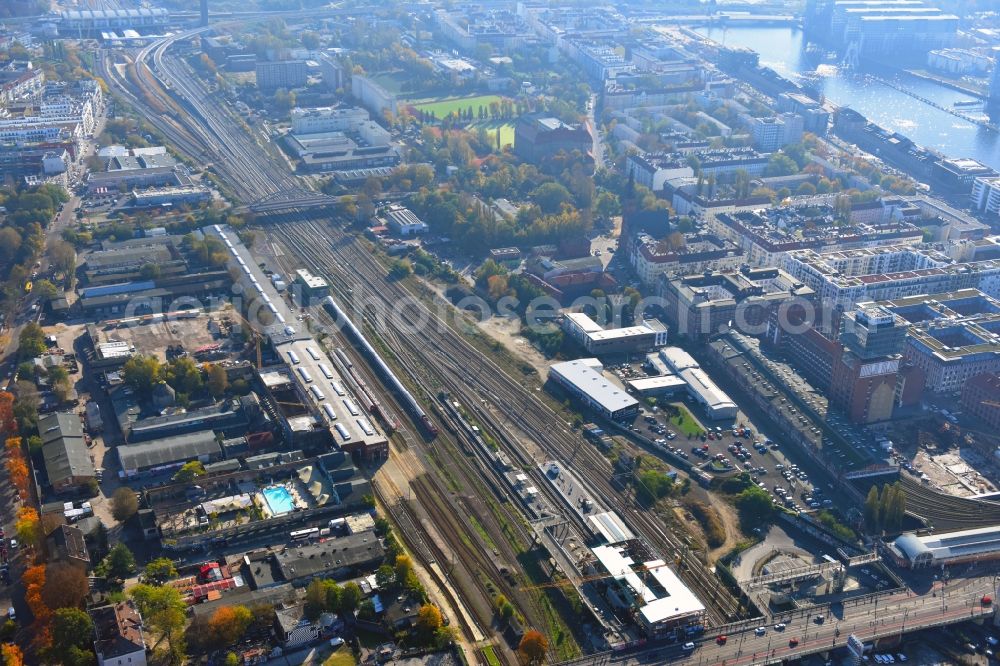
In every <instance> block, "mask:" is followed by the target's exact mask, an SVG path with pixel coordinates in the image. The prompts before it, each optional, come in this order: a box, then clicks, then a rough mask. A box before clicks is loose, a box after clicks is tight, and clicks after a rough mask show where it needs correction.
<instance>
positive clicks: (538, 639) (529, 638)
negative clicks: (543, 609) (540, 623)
mask: <svg viewBox="0 0 1000 666" xmlns="http://www.w3.org/2000/svg"><path fill="white" fill-rule="evenodd" d="M548 649H549V640H548V639H547V638H545V635H544V634H542V632H540V631H535V630H534V629H531V630H530V631H526V632H524V636H523V637H522V638H521V643H520V645H518V646H517V652H518V654H520V655H521V658H522V659H523V660H524V661H526V662H527V663H529V664H536V663H537V664H540V663H542V662H543V661H545V653H546V652H547V651H548Z"/></svg>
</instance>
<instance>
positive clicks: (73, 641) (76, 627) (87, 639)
mask: <svg viewBox="0 0 1000 666" xmlns="http://www.w3.org/2000/svg"><path fill="white" fill-rule="evenodd" d="M93 633H94V623H93V622H92V621H91V619H90V616H89V615H87V613H86V612H85V611H82V610H80V609H79V608H59V609H57V610H56V611H55V612H54V613H53V614H52V647H51V648H49V650H48V654H47V656H48V657H49V659H50V660H51V662H52V663H61V664H65V665H70V664H73V665H76V664H79V665H80V666H82V665H83V664H89V663H91V661H92V660H93V656H94V655H93V653H92V652H91V651H90V647H91V646H92V645H93V640H92V636H93Z"/></svg>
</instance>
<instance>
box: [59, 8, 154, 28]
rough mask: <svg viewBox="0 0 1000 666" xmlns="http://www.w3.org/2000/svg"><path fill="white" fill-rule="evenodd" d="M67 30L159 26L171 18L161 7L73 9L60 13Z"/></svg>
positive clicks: (63, 25) (63, 26)
mask: <svg viewBox="0 0 1000 666" xmlns="http://www.w3.org/2000/svg"><path fill="white" fill-rule="evenodd" d="M59 18H60V19H61V20H62V28H63V30H66V31H77V30H82V31H84V32H91V31H93V30H101V29H108V28H110V29H112V30H119V29H121V30H124V29H126V28H148V27H159V26H164V25H166V24H167V21H169V20H170V12H168V11H167V10H166V9H160V8H154V9H150V8H143V9H71V10H67V11H64V12H62V13H60V15H59Z"/></svg>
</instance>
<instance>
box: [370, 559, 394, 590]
mask: <svg viewBox="0 0 1000 666" xmlns="http://www.w3.org/2000/svg"><path fill="white" fill-rule="evenodd" d="M375 583H376V584H377V585H378V586H379V589H382V590H389V589H392V587H393V586H394V585H395V584H396V572H395V570H394V569H393V568H392V567H390V566H389V565H388V564H383V565H382V566H380V567H379V568H378V570H376V571H375Z"/></svg>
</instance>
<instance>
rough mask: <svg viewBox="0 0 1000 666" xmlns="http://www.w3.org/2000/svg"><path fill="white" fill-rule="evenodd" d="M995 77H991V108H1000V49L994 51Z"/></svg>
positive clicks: (989, 101)
mask: <svg viewBox="0 0 1000 666" xmlns="http://www.w3.org/2000/svg"><path fill="white" fill-rule="evenodd" d="M993 62H994V63H995V64H994V65H993V76H991V77H990V95H989V99H988V103H989V106H991V107H995V108H1000V49H994V51H993Z"/></svg>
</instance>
